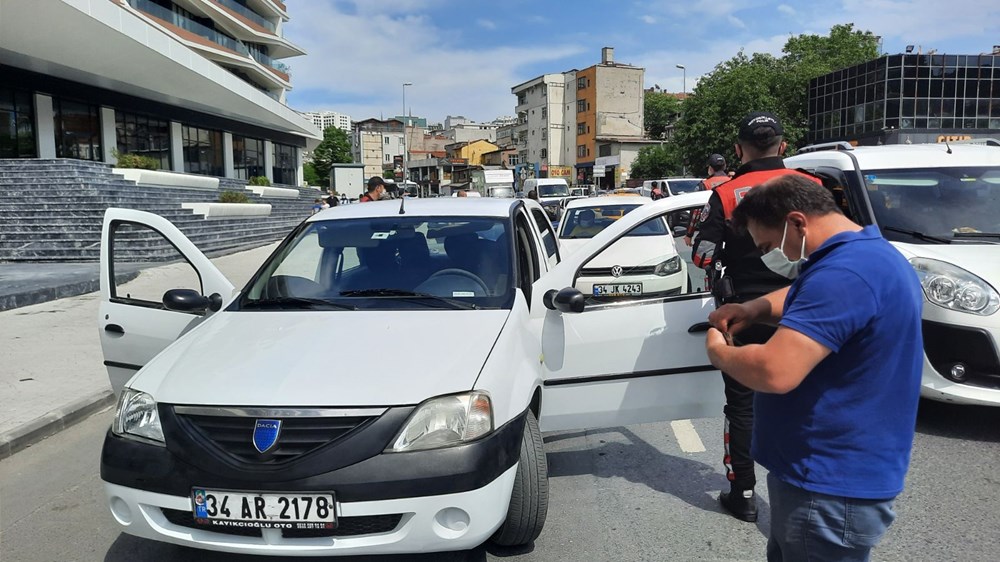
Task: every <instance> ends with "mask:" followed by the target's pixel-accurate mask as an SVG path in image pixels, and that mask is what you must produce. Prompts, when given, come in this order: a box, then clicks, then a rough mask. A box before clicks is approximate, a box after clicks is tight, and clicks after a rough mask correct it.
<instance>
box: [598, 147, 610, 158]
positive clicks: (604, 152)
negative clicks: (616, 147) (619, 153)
mask: <svg viewBox="0 0 1000 562" xmlns="http://www.w3.org/2000/svg"><path fill="white" fill-rule="evenodd" d="M597 155H598V156H611V145H610V144H602V145H601V146H599V147H598V148H597Z"/></svg>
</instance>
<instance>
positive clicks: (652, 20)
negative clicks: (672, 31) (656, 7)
mask: <svg viewBox="0 0 1000 562" xmlns="http://www.w3.org/2000/svg"><path fill="white" fill-rule="evenodd" d="M639 19H641V20H642V21H644V22H646V23H648V24H654V23H656V18H654V17H653V16H651V15H649V14H646V15H644V16H642V17H641V18H639Z"/></svg>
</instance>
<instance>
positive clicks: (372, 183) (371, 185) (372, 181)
mask: <svg viewBox="0 0 1000 562" xmlns="http://www.w3.org/2000/svg"><path fill="white" fill-rule="evenodd" d="M380 185H381V186H384V185H385V180H383V179H382V178H380V177H378V176H372V177H370V178H368V193H371V192H373V191H375V190H376V189H378V187H379V186H380Z"/></svg>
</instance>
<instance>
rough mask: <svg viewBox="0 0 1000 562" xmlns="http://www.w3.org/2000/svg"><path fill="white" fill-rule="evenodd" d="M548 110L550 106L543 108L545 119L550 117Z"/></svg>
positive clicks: (543, 117)
mask: <svg viewBox="0 0 1000 562" xmlns="http://www.w3.org/2000/svg"><path fill="white" fill-rule="evenodd" d="M548 110H549V108H548V107H543V108H542V119H545V118H546V117H548V115H549V111H548Z"/></svg>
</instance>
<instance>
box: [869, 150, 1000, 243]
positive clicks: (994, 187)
mask: <svg viewBox="0 0 1000 562" xmlns="http://www.w3.org/2000/svg"><path fill="white" fill-rule="evenodd" d="M864 180H865V188H866V192H867V196H868V199H869V201H870V202H871V206H872V211H873V212H874V213H875V221H876V223H877V224H878V226H879V227H880V228H881V229H882V234H883V235H884V236H885V237H886V238H888V239H889V240H895V241H902V242H908V243H914V244H926V243H936V242H935V241H934V240H933V239H928V238H927V237H934V238H943V239H946V240H954V239H976V238H983V237H987V238H988V237H993V238H994V239H995V237H996V236H1000V166H992V167H955V168H908V169H894V170H867V171H865V172H864Z"/></svg>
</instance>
